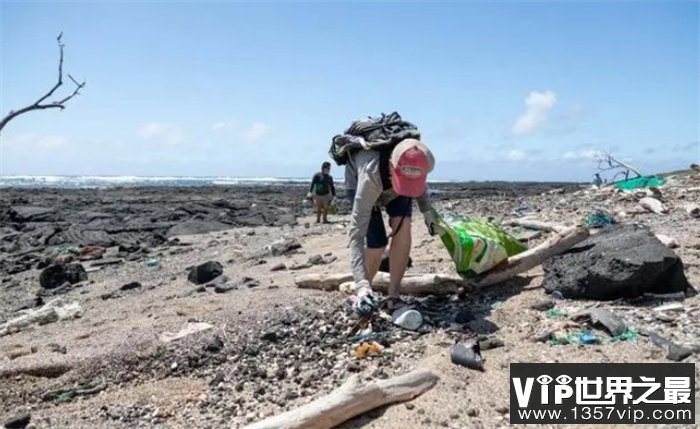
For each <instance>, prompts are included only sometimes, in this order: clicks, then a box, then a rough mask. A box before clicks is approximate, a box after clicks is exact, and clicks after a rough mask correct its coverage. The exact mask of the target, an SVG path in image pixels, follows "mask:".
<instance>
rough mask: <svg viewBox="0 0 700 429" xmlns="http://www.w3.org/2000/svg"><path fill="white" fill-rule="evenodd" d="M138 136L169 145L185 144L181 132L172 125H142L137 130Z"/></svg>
mask: <svg viewBox="0 0 700 429" xmlns="http://www.w3.org/2000/svg"><path fill="white" fill-rule="evenodd" d="M138 135H139V136H141V137H143V138H145V139H148V140H154V141H158V142H161V143H166V144H170V145H176V144H180V143H184V142H185V135H184V134H183V132H182V130H181V129H180V128H179V127H177V126H176V125H173V124H164V123H159V122H152V123H149V124H144V125H142V126H141V127H140V128H139V129H138Z"/></svg>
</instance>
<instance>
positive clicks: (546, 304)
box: [530, 298, 554, 311]
mask: <svg viewBox="0 0 700 429" xmlns="http://www.w3.org/2000/svg"><path fill="white" fill-rule="evenodd" d="M530 308H531V309H533V310H537V311H547V310H549V309H550V308H554V301H552V300H551V299H548V298H545V299H541V300H539V301H537V302H535V303H533V304H532V305H531V306H530Z"/></svg>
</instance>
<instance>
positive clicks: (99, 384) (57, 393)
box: [41, 381, 107, 402]
mask: <svg viewBox="0 0 700 429" xmlns="http://www.w3.org/2000/svg"><path fill="white" fill-rule="evenodd" d="M106 388H107V383H106V382H104V381H96V382H88V383H83V384H79V385H78V386H76V387H70V388H67V389H58V390H54V391H51V392H48V393H46V394H44V396H42V398H41V399H42V400H44V401H58V402H68V401H70V400H71V399H73V398H76V397H78V396H87V395H94V394H96V393H99V392H101V391H103V390H105V389H106Z"/></svg>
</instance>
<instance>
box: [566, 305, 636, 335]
mask: <svg viewBox="0 0 700 429" xmlns="http://www.w3.org/2000/svg"><path fill="white" fill-rule="evenodd" d="M571 318H572V319H574V320H583V319H587V320H590V321H591V322H592V324H593V325H602V326H604V327H605V329H606V330H607V331H608V332H609V333H610V335H611V336H613V337H615V336H618V335H622V334H623V333H624V332H625V330H626V329H627V327H626V326H625V322H623V321H622V320H620V319H619V318H617V317H616V316H615V315H614V314H612V313H611V312H610V311H608V310H605V309H603V308H592V309H590V310H584V311H582V312H579V313H577V314H574V315H573V316H571Z"/></svg>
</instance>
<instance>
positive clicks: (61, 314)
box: [0, 298, 83, 337]
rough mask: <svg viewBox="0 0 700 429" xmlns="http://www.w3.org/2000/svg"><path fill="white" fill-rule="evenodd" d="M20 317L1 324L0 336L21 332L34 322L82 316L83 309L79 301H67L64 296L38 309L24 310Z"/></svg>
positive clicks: (43, 322) (40, 323)
mask: <svg viewBox="0 0 700 429" xmlns="http://www.w3.org/2000/svg"><path fill="white" fill-rule="evenodd" d="M24 311H25V313H24V314H23V315H21V316H19V317H16V318H14V319H11V320H9V321H7V322H5V323H3V324H0V337H2V336H4V335H9V334H13V333H15V332H19V331H21V330H22V329H24V328H26V327H27V326H29V325H32V324H34V323H36V324H39V325H45V324H47V323H53V322H56V321H59V320H65V319H74V318H78V317H80V316H82V313H83V309H82V308H81V307H80V304H78V303H77V302H71V303H66V302H65V301H64V300H63V298H56V299H53V300H51V301H49V302H47V303H46V304H44V306H43V307H41V308H38V309H36V310H24Z"/></svg>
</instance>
